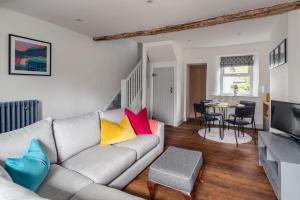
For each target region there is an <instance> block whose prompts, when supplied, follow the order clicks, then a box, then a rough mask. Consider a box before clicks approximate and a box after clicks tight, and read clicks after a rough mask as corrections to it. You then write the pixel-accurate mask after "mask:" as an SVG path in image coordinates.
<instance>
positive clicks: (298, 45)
mask: <svg viewBox="0 0 300 200" xmlns="http://www.w3.org/2000/svg"><path fill="white" fill-rule="evenodd" d="M299 36H300V10H296V11H293V12H290V13H289V14H288V51H287V52H288V73H289V75H288V86H289V91H288V94H289V95H288V99H289V101H290V102H294V103H300V89H299V83H300V78H299V77H300V37H299Z"/></svg>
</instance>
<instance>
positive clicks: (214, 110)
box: [200, 100, 223, 125]
mask: <svg viewBox="0 0 300 200" xmlns="http://www.w3.org/2000/svg"><path fill="white" fill-rule="evenodd" d="M210 102H212V100H202V101H201V102H200V103H204V105H205V104H206V103H210ZM206 109H207V111H206V112H207V114H209V115H210V116H214V117H220V118H221V119H222V120H223V115H222V114H221V113H219V112H216V108H215V107H213V111H212V112H210V108H209V107H206ZM213 125H215V123H214V121H213Z"/></svg>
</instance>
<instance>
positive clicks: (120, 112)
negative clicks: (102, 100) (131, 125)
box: [99, 108, 125, 124]
mask: <svg viewBox="0 0 300 200" xmlns="http://www.w3.org/2000/svg"><path fill="white" fill-rule="evenodd" d="M99 115H100V119H106V120H108V121H111V122H114V123H116V124H118V123H119V122H120V121H121V119H122V118H123V117H124V115H125V114H124V109H123V108H121V109H114V110H106V111H103V110H99Z"/></svg>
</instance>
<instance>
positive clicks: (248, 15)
mask: <svg viewBox="0 0 300 200" xmlns="http://www.w3.org/2000/svg"><path fill="white" fill-rule="evenodd" d="M299 8H300V0H298V1H295V2H292V3H283V4H278V5H273V6H270V7H264V8H257V9H253V10H247V11H242V12H238V13H233V14H228V15H223V16H219V17H214V18H210V19H204V20H198V21H194V22H189V23H184V24H177V25H171V26H164V27H159V28H153V29H148V30H142V31H134V32H128V33H120V34H113V35H104V36H97V37H94V38H93V39H94V40H95V41H104V40H118V39H125V38H132V37H138V36H149V35H158V34H163V33H170V32H176V31H183V30H189V29H197V28H203V27H209V26H215V25H218V24H225V23H230V22H236V21H241V20H249V19H256V18H261V17H268V16H273V15H278V14H282V13H285V12H289V11H292V10H296V9H299Z"/></svg>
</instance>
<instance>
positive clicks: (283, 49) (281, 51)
mask: <svg viewBox="0 0 300 200" xmlns="http://www.w3.org/2000/svg"><path fill="white" fill-rule="evenodd" d="M286 47H287V46H286V39H284V40H283V41H282V42H281V43H280V44H279V65H283V64H285V63H286V62H287V56H286V50H287V48H286Z"/></svg>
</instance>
